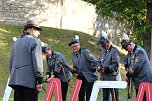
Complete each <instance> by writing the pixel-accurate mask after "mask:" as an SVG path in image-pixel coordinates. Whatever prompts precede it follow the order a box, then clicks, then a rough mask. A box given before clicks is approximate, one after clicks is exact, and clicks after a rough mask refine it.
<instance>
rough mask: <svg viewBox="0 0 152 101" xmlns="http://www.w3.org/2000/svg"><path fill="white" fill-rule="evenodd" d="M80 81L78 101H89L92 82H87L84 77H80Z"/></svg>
mask: <svg viewBox="0 0 152 101" xmlns="http://www.w3.org/2000/svg"><path fill="white" fill-rule="evenodd" d="M80 79H81V80H82V85H81V88H80V92H79V101H89V100H90V96H91V92H92V88H93V84H94V82H88V81H87V80H86V78H85V77H84V76H82V77H81V78H80ZM85 95H86V100H85Z"/></svg>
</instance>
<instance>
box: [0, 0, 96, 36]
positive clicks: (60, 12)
mask: <svg viewBox="0 0 152 101" xmlns="http://www.w3.org/2000/svg"><path fill="white" fill-rule="evenodd" d="M33 16H34V17H35V18H36V19H38V21H39V23H40V25H41V26H48V27H55V28H62V29H71V30H77V31H82V32H86V33H89V34H92V33H93V32H94V24H93V23H95V21H96V17H97V14H96V13H95V7H94V6H92V5H88V4H87V3H85V2H84V1H81V0H1V1H0V22H3V23H11V24H24V23H26V21H27V19H29V18H30V17H33Z"/></svg>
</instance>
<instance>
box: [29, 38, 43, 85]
mask: <svg viewBox="0 0 152 101" xmlns="http://www.w3.org/2000/svg"><path fill="white" fill-rule="evenodd" d="M32 58H33V65H34V70H35V74H36V77H37V82H38V83H39V84H41V83H42V82H43V60H42V48H41V42H40V40H37V39H36V40H35V44H34V46H33V49H32Z"/></svg>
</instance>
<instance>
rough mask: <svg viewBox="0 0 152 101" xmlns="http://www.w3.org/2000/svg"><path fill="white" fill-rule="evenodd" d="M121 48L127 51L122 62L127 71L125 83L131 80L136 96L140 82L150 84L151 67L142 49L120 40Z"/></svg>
mask: <svg viewBox="0 0 152 101" xmlns="http://www.w3.org/2000/svg"><path fill="white" fill-rule="evenodd" d="M121 46H122V48H123V49H125V50H126V51H128V54H127V56H126V58H125V61H124V65H125V68H126V70H127V74H126V81H128V80H129V79H130V78H132V81H133V83H134V86H135V89H136V94H137V93H138V88H139V85H140V83H141V82H150V83H152V67H151V66H150V61H149V59H148V56H147V53H146V51H145V50H144V49H143V48H142V47H140V46H139V45H136V44H134V43H133V42H132V41H131V40H122V42H121ZM144 101H146V98H145V97H144Z"/></svg>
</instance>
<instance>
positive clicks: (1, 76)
mask: <svg viewBox="0 0 152 101" xmlns="http://www.w3.org/2000/svg"><path fill="white" fill-rule="evenodd" d="M22 29H23V26H22V25H20V26H16V25H7V24H2V23H0V53H1V54H0V101H1V100H2V97H3V94H4V89H5V85H6V82H7V79H8V77H9V69H8V65H9V54H10V48H11V45H12V37H14V36H15V37H20V33H21V32H22ZM43 29H44V30H43V31H42V33H41V35H40V39H41V40H42V41H43V42H46V43H48V44H51V45H52V46H53V49H54V50H56V51H59V52H61V53H63V54H64V56H65V57H66V59H67V60H68V62H69V64H70V65H72V61H71V50H70V48H69V46H68V43H69V41H70V39H71V37H74V35H76V34H77V35H79V37H80V44H81V47H86V48H88V49H89V50H91V51H92V52H93V54H95V55H96V56H97V57H98V54H99V50H100V49H99V47H97V46H96V42H97V38H95V37H93V36H91V35H88V34H86V33H82V32H77V31H71V30H61V29H57V28H48V27H43ZM118 49H119V50H120V52H121V64H120V65H121V74H122V79H123V80H124V75H125V71H124V69H123V65H122V61H123V58H124V54H125V52H124V51H122V50H121V48H119V47H118ZM45 69H46V66H45V59H44V71H45ZM44 74H45V72H44ZM75 79H76V78H74V77H73V78H72V80H71V81H70V84H71V85H73V84H74V82H75ZM44 88H45V89H47V84H44ZM71 90H72V88H70V87H69V90H68V97H67V99H68V100H67V101H69V98H70V95H71ZM119 92H120V93H119V94H120V101H127V89H123V90H119ZM44 96H45V92H44V91H42V92H41V93H40V94H39V101H43V99H44ZM101 97H102V91H100V93H99V95H98V101H101ZM133 97H134V98H135V96H133ZM134 98H133V99H132V100H130V101H135V99H134ZM10 101H13V94H12V95H11V99H10Z"/></svg>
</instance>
